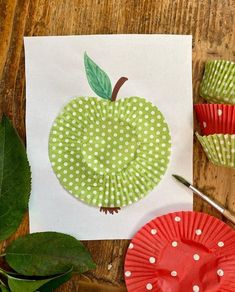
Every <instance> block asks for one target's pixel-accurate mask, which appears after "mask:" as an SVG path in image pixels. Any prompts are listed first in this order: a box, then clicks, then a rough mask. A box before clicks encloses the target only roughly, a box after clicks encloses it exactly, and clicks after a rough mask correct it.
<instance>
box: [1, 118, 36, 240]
mask: <svg viewBox="0 0 235 292" xmlns="http://www.w3.org/2000/svg"><path fill="white" fill-rule="evenodd" d="M30 191H31V173H30V167H29V163H28V160H27V155H26V151H25V147H24V145H23V143H22V141H21V139H20V138H19V136H18V134H17V132H16V131H15V129H14V128H13V127H12V124H11V122H10V121H9V120H8V118H7V117H5V116H3V118H2V120H1V123H0V240H4V239H6V238H7V237H9V236H10V235H11V234H12V233H14V232H15V231H16V229H17V228H18V226H19V224H20V222H21V220H22V217H23V215H24V213H25V211H26V210H27V208H28V200H29V195H30Z"/></svg>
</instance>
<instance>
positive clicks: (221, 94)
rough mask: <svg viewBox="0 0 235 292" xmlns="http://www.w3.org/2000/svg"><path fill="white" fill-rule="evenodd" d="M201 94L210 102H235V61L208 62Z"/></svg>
mask: <svg viewBox="0 0 235 292" xmlns="http://www.w3.org/2000/svg"><path fill="white" fill-rule="evenodd" d="M200 95H201V96H202V97H204V98H205V99H206V100H208V101H209V102H210V103H225V104H235V63H234V62H230V61H225V60H210V61H208V62H206V65H205V72H204V75H203V79H202V83H201V86H200Z"/></svg>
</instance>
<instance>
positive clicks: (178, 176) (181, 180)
mask: <svg viewBox="0 0 235 292" xmlns="http://www.w3.org/2000/svg"><path fill="white" fill-rule="evenodd" d="M172 176H173V177H174V178H176V179H177V180H178V181H180V182H181V183H182V184H184V185H185V186H186V187H188V188H189V187H190V185H191V184H190V183H189V182H188V181H186V179H184V178H183V177H182V176H180V175H177V174H172Z"/></svg>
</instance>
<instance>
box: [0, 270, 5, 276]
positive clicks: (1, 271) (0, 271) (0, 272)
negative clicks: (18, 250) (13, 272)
mask: <svg viewBox="0 0 235 292" xmlns="http://www.w3.org/2000/svg"><path fill="white" fill-rule="evenodd" d="M0 274H2V275H4V276H7V272H6V271H4V270H3V269H1V268H0Z"/></svg>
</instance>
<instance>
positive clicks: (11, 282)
mask: <svg viewBox="0 0 235 292" xmlns="http://www.w3.org/2000/svg"><path fill="white" fill-rule="evenodd" d="M71 276H72V269H70V270H69V271H67V272H65V273H63V274H60V275H56V276H52V277H50V278H48V277H47V278H46V279H40V280H33V279H21V278H19V276H18V277H13V276H10V275H8V286H9V288H10V289H11V291H12V292H33V291H40V292H50V291H53V290H54V289H55V288H57V287H59V286H60V285H61V284H62V283H64V282H66V281H68V280H69V279H70V278H71Z"/></svg>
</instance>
